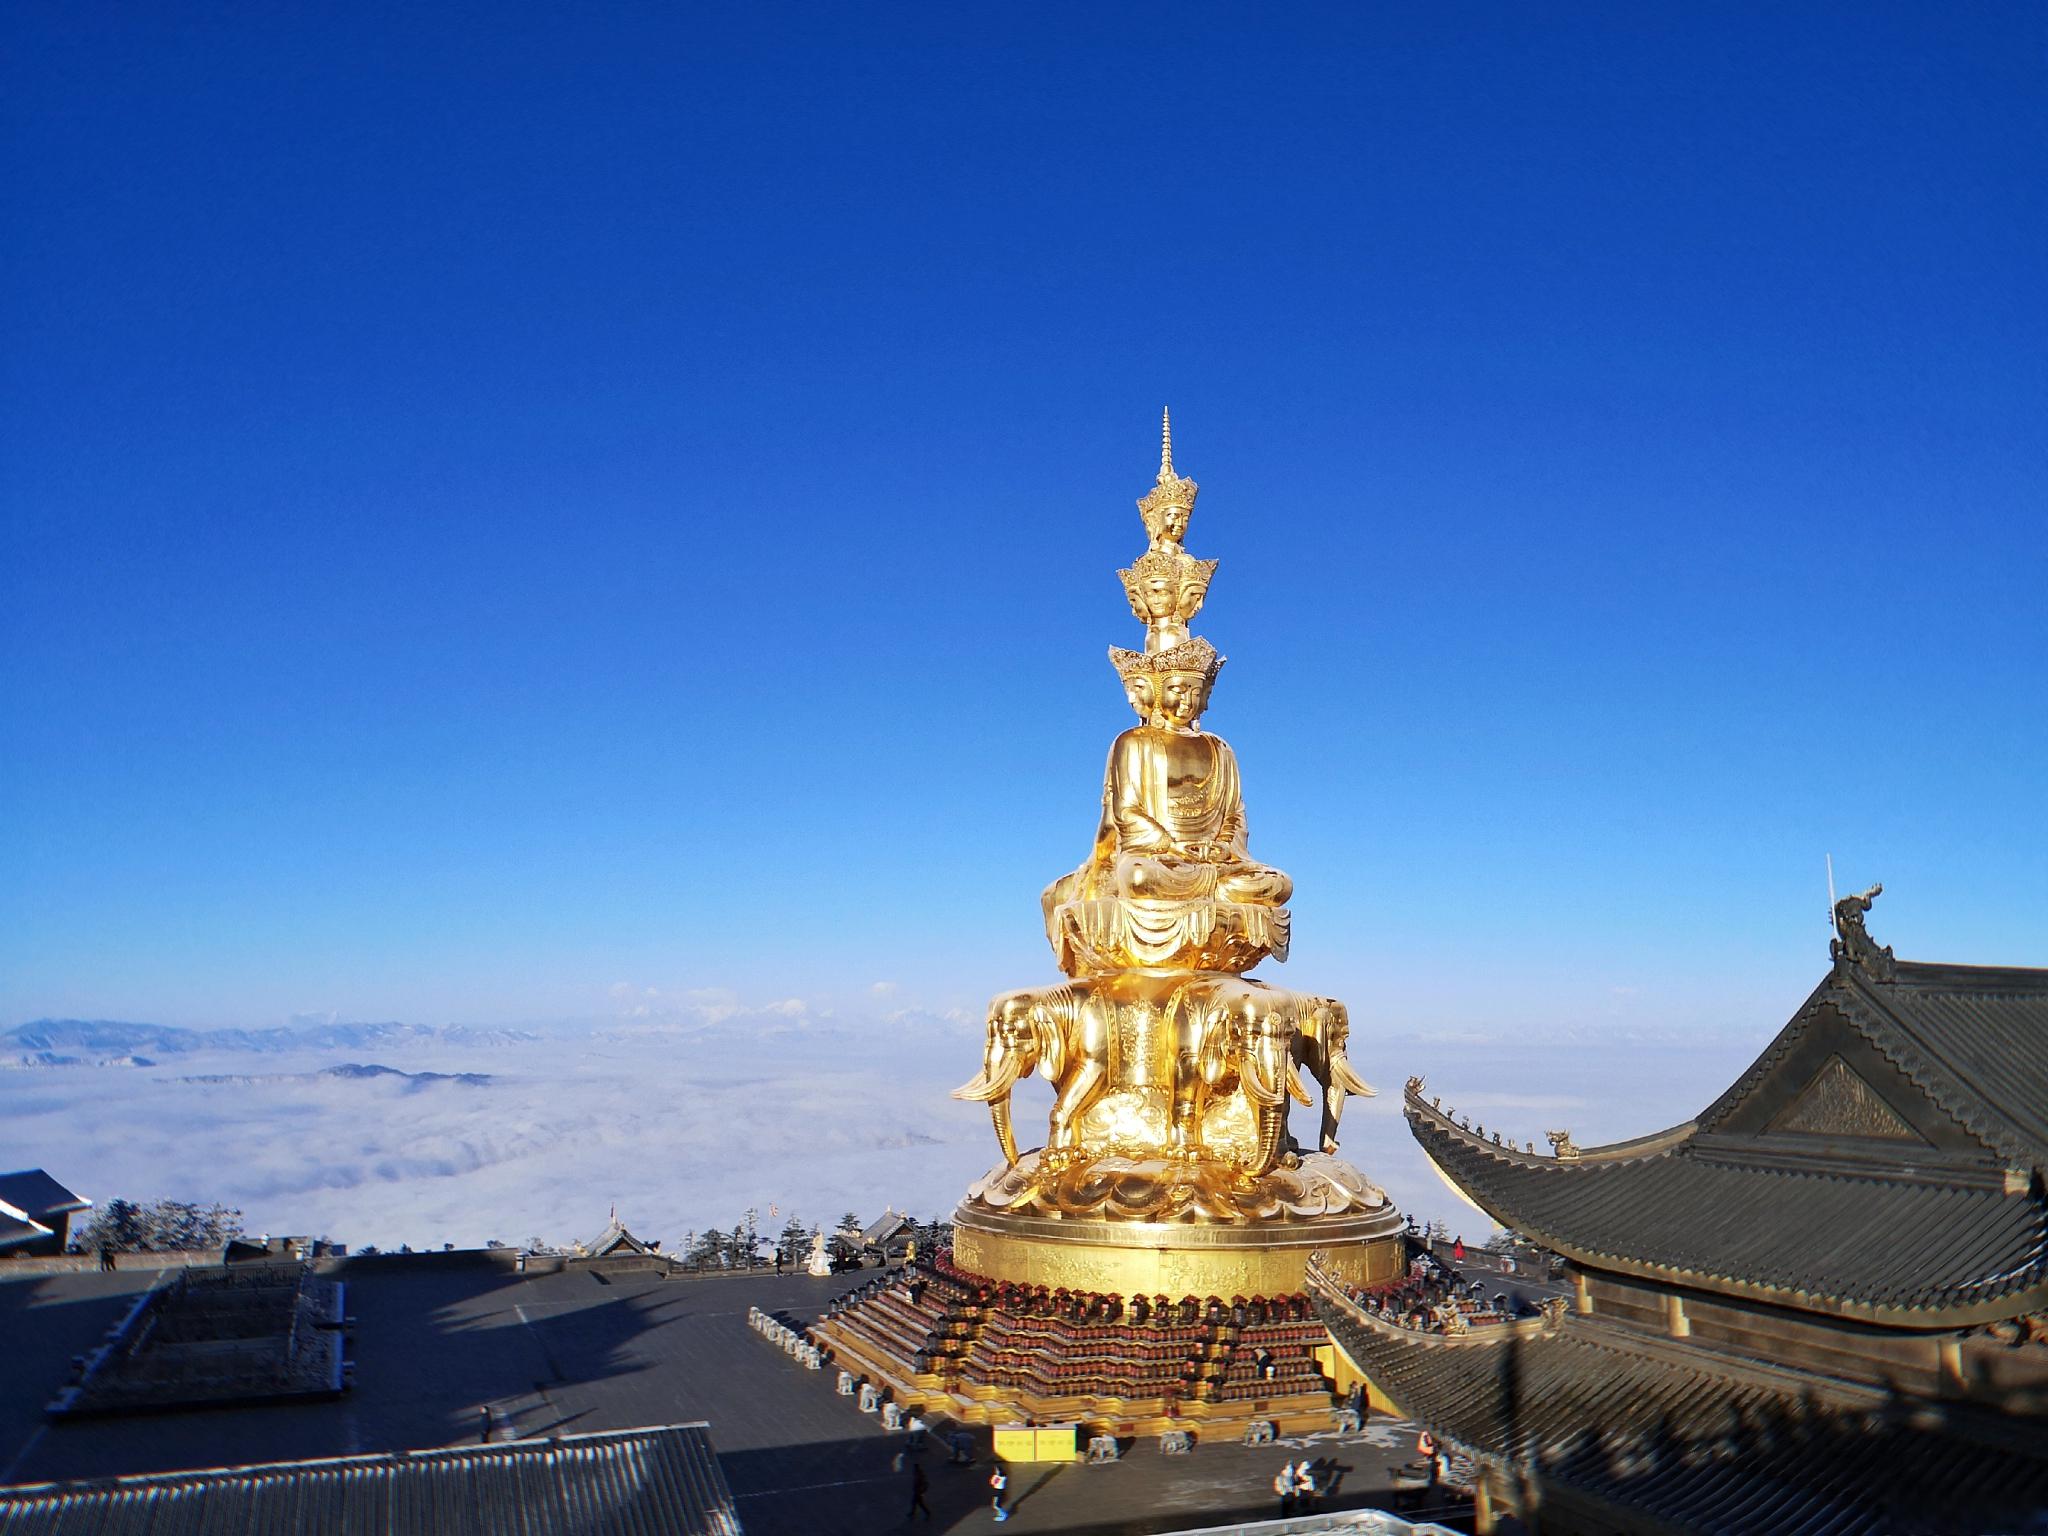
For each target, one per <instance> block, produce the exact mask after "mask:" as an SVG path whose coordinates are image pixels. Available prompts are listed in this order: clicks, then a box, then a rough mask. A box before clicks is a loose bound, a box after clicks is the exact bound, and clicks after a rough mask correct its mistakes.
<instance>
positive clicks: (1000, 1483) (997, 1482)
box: [988, 1462, 1010, 1524]
mask: <svg viewBox="0 0 2048 1536" xmlns="http://www.w3.org/2000/svg"><path fill="white" fill-rule="evenodd" d="M988 1486H989V1488H990V1490H991V1491H992V1492H993V1493H994V1494H995V1497H994V1499H992V1500H991V1501H990V1503H989V1508H990V1509H992V1510H994V1511H995V1517H996V1523H997V1524H1001V1523H1002V1522H1003V1521H1005V1520H1007V1519H1009V1518H1010V1512H1009V1511H1008V1510H1007V1509H1005V1508H1003V1493H1004V1491H1005V1490H1007V1489H1008V1488H1009V1486H1010V1480H1009V1479H1008V1478H1007V1477H1005V1476H1003V1464H1002V1463H1001V1462H997V1463H996V1469H995V1471H993V1472H991V1473H989V1475H988Z"/></svg>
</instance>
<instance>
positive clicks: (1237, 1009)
mask: <svg viewBox="0 0 2048 1536" xmlns="http://www.w3.org/2000/svg"><path fill="white" fill-rule="evenodd" d="M1307 1001H1309V999H1305V998H1302V997H1299V996H1298V995H1296V994H1295V993H1292V992H1285V991H1282V990H1280V989H1279V988H1277V987H1269V986H1266V985H1265V984H1263V983H1261V982H1256V981H1246V980H1244V979H1243V978H1241V977H1237V976H1205V977H1202V978H1200V979H1198V980H1195V981H1191V982H1189V983H1188V984H1187V985H1186V986H1185V987H1183V988H1182V989H1181V990H1180V992H1179V993H1178V994H1177V995H1176V996H1175V998H1174V1000H1173V1006H1172V1019H1173V1113H1172V1117H1171V1119H1170V1120H1169V1122H1168V1123H1169V1126H1170V1132H1169V1134H1170V1138H1171V1144H1172V1148H1173V1150H1174V1151H1176V1152H1179V1153H1182V1154H1184V1155H1185V1154H1194V1155H1199V1154H1200V1153H1201V1151H1202V1122H1203V1120H1204V1118H1205V1117H1206V1116H1207V1114H1208V1112H1209V1107H1210V1105H1211V1104H1213V1103H1214V1102H1215V1101H1216V1100H1217V1099H1219V1098H1221V1097H1223V1096H1225V1095H1227V1094H1229V1093H1232V1092H1234V1091H1237V1090H1240V1089H1241V1090H1242V1091H1243V1093H1244V1096H1245V1100H1246V1102H1247V1103H1248V1104H1249V1105H1250V1107H1251V1110H1252V1113H1253V1116H1254V1119H1255V1121H1256V1124H1257V1133H1256V1137H1255V1139H1254V1143H1253V1148H1254V1150H1253V1153H1252V1156H1251V1159H1250V1161H1249V1162H1248V1163H1247V1164H1246V1165H1245V1171H1246V1172H1248V1173H1250V1174H1251V1175H1252V1176H1253V1177H1258V1176H1260V1175H1263V1174H1266V1173H1270V1172H1271V1171H1272V1170H1273V1168H1274V1167H1275V1165H1277V1164H1278V1163H1279V1161H1280V1158H1281V1156H1282V1154H1283V1152H1284V1151H1285V1148H1286V1140H1287V1101H1288V1099H1289V1098H1294V1099H1298V1100H1300V1102H1301V1103H1303V1104H1308V1103H1309V1102H1311V1101H1310V1099H1309V1096H1308V1091H1307V1090H1306V1089H1304V1088H1303V1087H1302V1086H1301V1080H1300V1079H1299V1078H1297V1077H1296V1076H1295V1075H1294V1052H1295V1036H1296V1032H1297V1031H1296V1015H1297V1013H1298V1011H1299V1008H1300V1005H1301V1004H1302V1003H1304V1002H1307Z"/></svg>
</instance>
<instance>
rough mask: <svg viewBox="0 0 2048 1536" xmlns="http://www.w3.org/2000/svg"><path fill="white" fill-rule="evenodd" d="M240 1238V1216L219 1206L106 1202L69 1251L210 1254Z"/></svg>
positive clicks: (236, 1212)
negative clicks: (74, 1249)
mask: <svg viewBox="0 0 2048 1536" xmlns="http://www.w3.org/2000/svg"><path fill="white" fill-rule="evenodd" d="M241 1235H242V1213H241V1212H240V1211H238V1210H234V1209H231V1208H230V1207H228V1206H225V1205H221V1204H219V1203H218V1202H216V1203H214V1204H212V1205H195V1204H194V1203H193V1202H191V1201H189V1200H157V1201H154V1202H152V1203H151V1204H149V1205H138V1204H137V1203H136V1202H134V1201H132V1200H109V1201H108V1202H107V1203H106V1204H105V1205H104V1206H102V1207H101V1208H100V1209H99V1210H97V1211H95V1212H94V1213H93V1218H92V1220H91V1221H89V1222H87V1223H86V1224H85V1226H84V1227H83V1228H81V1229H80V1230H79V1231H78V1233H77V1234H76V1235H75V1236H74V1237H73V1238H72V1246H73V1247H74V1248H76V1249H78V1250H79V1251H80V1252H85V1253H91V1252H94V1251H96V1250H98V1249H100V1248H103V1247H105V1248H112V1249H113V1250H114V1251H115V1252H116V1253H192V1252H210V1251H212V1250H214V1249H218V1248H225V1247H226V1246H227V1245H228V1243H229V1241H230V1240H231V1239H234V1238H237V1237H240V1236H241Z"/></svg>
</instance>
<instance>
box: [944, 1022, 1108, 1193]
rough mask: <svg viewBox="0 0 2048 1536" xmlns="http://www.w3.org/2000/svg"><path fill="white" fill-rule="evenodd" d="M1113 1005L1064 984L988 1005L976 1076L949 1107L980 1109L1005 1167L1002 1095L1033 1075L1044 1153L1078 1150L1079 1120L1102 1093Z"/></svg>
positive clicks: (1006, 1126)
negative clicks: (1046, 1125) (1048, 1110)
mask: <svg viewBox="0 0 2048 1536" xmlns="http://www.w3.org/2000/svg"><path fill="white" fill-rule="evenodd" d="M1114 1016H1115V1005H1114V1003H1113V1002H1112V1001H1111V1000H1110V999H1108V998H1098V997H1095V996H1093V995H1091V993H1090V991H1089V989H1087V988H1086V987H1081V986H1076V985H1074V984H1072V983H1067V984H1064V985H1061V986H1055V987H1025V988H1022V989H1021V990H1019V991H1015V992H1005V993H1003V994H1002V995H1001V996H1000V997H998V998H996V1000H995V1001H994V1002H992V1003H990V1004H989V1005H988V1040H987V1043H986V1045H985V1046H984V1047H983V1050H982V1064H981V1071H979V1072H978V1073H976V1074H975V1076H974V1078H973V1080H972V1081H970V1082H966V1083H963V1084H961V1085H960V1086H959V1087H958V1088H955V1089H954V1090H953V1097H954V1098H956V1099H969V1100H977V1101H980V1102H983V1103H986V1104H987V1105H988V1108H989V1117H990V1119H991V1120H993V1121H994V1122H995V1131H996V1141H997V1142H998V1143H999V1144H1000V1145H1001V1147H1002V1149H1003V1160H1004V1161H1005V1162H1006V1163H1015V1162H1016V1161H1017V1137H1016V1134H1015V1131H1014V1130H1013V1128H1012V1126H1011V1123H1010V1094H1011V1092H1012V1090H1014V1089H1015V1088H1016V1086H1017V1084H1018V1082H1019V1081H1020V1080H1021V1079H1023V1078H1026V1077H1029V1076H1030V1075H1031V1073H1032V1072H1033V1071H1036V1072H1037V1073H1038V1075H1039V1076H1040V1077H1042V1078H1044V1079H1045V1080H1046V1081H1047V1082H1048V1083H1050V1084H1051V1085H1052V1090H1053V1106H1052V1123H1051V1127H1050V1131H1049V1133H1048V1135H1047V1138H1046V1145H1047V1146H1048V1147H1071V1146H1078V1145H1080V1126H1081V1117H1082V1116H1083V1115H1085V1114H1087V1113H1088V1111H1089V1109H1090V1108H1092V1107H1093V1105H1094V1104H1095V1101H1096V1100H1097V1099H1099V1098H1101V1097H1102V1093H1103V1090H1104V1089H1105V1088H1107V1087H1108V1086H1109V1082H1110V1074H1109V1051H1110V1038H1111V1034H1112V1031H1113V1027H1114Z"/></svg>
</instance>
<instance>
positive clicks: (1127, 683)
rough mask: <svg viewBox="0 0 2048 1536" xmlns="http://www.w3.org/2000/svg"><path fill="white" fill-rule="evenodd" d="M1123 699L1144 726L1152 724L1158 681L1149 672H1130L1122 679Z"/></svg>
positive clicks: (1156, 705)
mask: <svg viewBox="0 0 2048 1536" xmlns="http://www.w3.org/2000/svg"><path fill="white" fill-rule="evenodd" d="M1124 697H1125V698H1126V699H1128V700H1129V701H1130V705H1131V708H1132V709H1135V710H1136V711H1137V712H1138V719H1139V720H1140V721H1142V722H1143V723H1144V724H1146V725H1150V724H1151V723H1152V715H1153V711H1154V710H1155V709H1157V707H1158V704H1159V679H1157V678H1156V677H1154V676H1153V675H1152V674H1151V673H1150V672H1132V673H1129V674H1127V675H1126V676H1125V677H1124Z"/></svg>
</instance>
